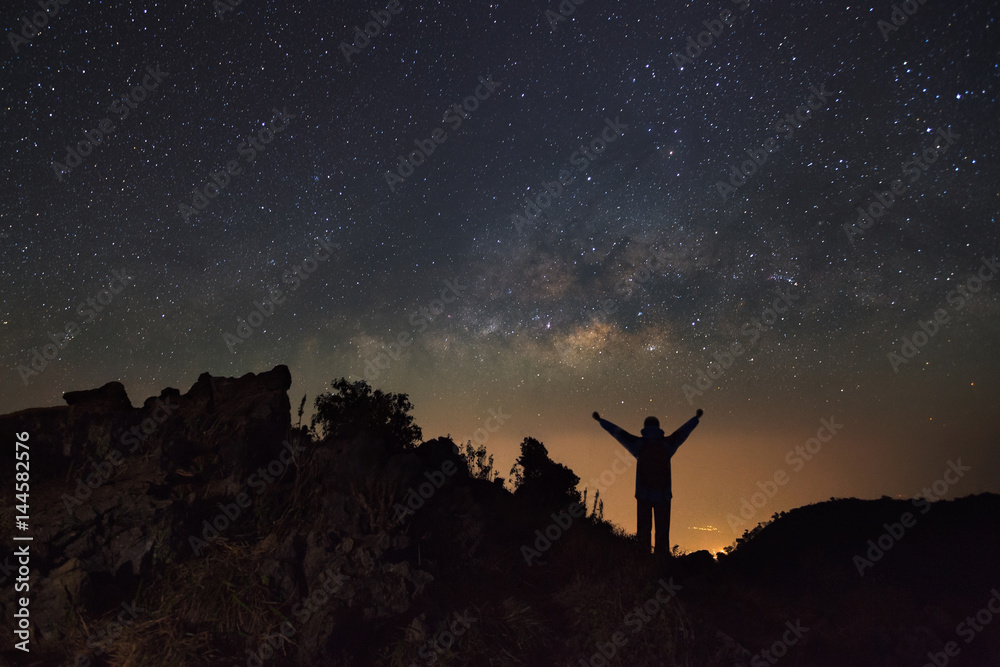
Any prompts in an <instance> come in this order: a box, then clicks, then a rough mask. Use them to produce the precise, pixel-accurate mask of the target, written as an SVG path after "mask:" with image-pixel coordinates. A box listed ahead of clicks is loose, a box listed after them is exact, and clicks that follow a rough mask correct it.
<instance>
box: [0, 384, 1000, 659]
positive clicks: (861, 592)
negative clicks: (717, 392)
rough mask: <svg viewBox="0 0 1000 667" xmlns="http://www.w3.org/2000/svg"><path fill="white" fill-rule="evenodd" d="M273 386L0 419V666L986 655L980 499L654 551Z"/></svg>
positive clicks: (812, 518) (83, 395)
mask: <svg viewBox="0 0 1000 667" xmlns="http://www.w3.org/2000/svg"><path fill="white" fill-rule="evenodd" d="M290 385H291V377H290V375H289V372H288V369H287V368H286V367H284V366H278V367H276V368H275V369H273V370H271V371H269V372H266V373H261V374H258V375H253V374H249V375H247V376H245V377H242V378H238V379H236V378H216V377H211V376H209V375H207V374H204V375H202V376H201V377H200V378H198V381H197V382H196V383H195V384H194V385H193V386H192V387H191V388H190V390H189V391H187V393H184V394H181V393H180V392H179V391H178V390H175V389H165V390H164V391H163V392H162V393H161V395H160V396H158V397H151V398H149V399H147V400H146V401H145V402H144V404H143V406H142V407H140V408H134V407H132V404H131V402H130V401H129V398H128V396H127V395H126V393H125V389H124V387H122V386H121V385H120V384H117V383H110V384H108V385H105V386H104V387H102V388H100V389H95V390H92V391H87V392H73V393H69V394H66V396H65V398H66V402H67V405H65V406H60V407H49V408H37V409H31V410H24V411H21V412H18V413H15V414H10V415H5V416H2V417H0V433H3V437H4V438H5V440H6V441H7V443H8V445H7V446H8V447H9V450H10V451H13V450H14V442H13V441H14V438H15V434H17V433H25V432H26V433H27V434H28V444H29V448H30V450H29V451H30V453H31V455H30V498H29V501H30V517H31V521H30V527H29V530H28V531H27V532H26V533H25V532H23V531H19V530H18V529H17V527H16V525H15V516H16V515H17V514H20V513H21V512H20V510H17V509H16V506H17V505H18V504H19V503H20V500H19V499H17V498H16V496H15V493H14V490H15V478H14V470H13V468H12V466H8V465H6V464H5V465H4V466H3V468H2V470H0V477H2V479H0V483H2V487H0V488H2V499H3V505H2V510H3V512H2V516H0V528H2V532H3V534H4V535H5V536H10V535H13V534H30V535H32V536H33V537H34V540H33V541H32V542H31V543H30V565H29V566H28V567H29V569H30V576H29V583H30V594H29V595H30V603H29V605H28V608H29V611H30V621H29V622H30V626H31V640H32V641H31V645H30V648H31V652H30V653H24V652H22V651H19V650H17V649H16V648H14V647H13V646H14V644H15V643H16V642H18V641H20V640H19V639H18V638H17V636H16V635H15V634H14V630H15V629H16V625H15V621H16V620H17V619H16V618H15V614H16V613H18V610H19V609H20V604H19V598H20V597H22V596H24V595H25V593H23V592H16V591H15V583H16V579H17V577H18V572H17V568H18V556H17V555H16V554H15V549H19V548H21V546H20V545H23V543H14V542H12V541H11V540H10V539H4V541H3V544H2V545H0V586H2V587H0V606H2V607H3V614H2V619H3V620H2V621H0V623H2V625H3V637H4V640H3V644H2V645H0V650H2V652H0V662H2V663H3V664H12V665H14V664H17V665H22V664H23V665H81V666H82V665H143V666H147V665H148V666H159V665H227V666H232V665H251V666H253V665H260V664H277V665H367V664H372V665H400V666H403V665H411V664H416V665H429V664H443V665H594V666H599V665H605V664H622V665H668V666H669V665H753V666H754V667H756V666H758V665H772V664H781V665H789V666H791V665H816V666H819V665H831V666H832V665H837V666H840V665H885V666H890V665H914V666H916V667H919V666H921V665H925V664H931V665H938V666H939V667H940V666H941V665H945V664H952V665H959V666H961V665H1000V592H998V590H1000V496H997V495H993V494H984V495H980V496H970V497H966V498H961V499H957V500H953V501H945V502H937V503H926V502H924V501H910V500H892V499H889V498H883V499H881V500H857V499H839V500H833V499H831V500H830V501H828V502H824V503H819V504H817V505H812V506H808V507H801V508H798V509H796V510H793V511H791V512H788V513H785V514H783V515H781V516H778V517H775V519H774V520H773V521H772V522H771V523H769V524H768V525H765V526H763V527H759V528H758V529H756V530H755V531H753V532H752V533H750V534H747V535H744V538H743V539H742V540H740V542H739V543H738V544H737V546H736V548H735V549H734V550H732V551H731V553H729V554H723V555H720V557H719V559H718V560H716V559H714V558H712V556H710V555H709V554H708V553H707V552H698V553H694V554H688V555H684V556H681V557H680V558H676V559H673V560H671V561H664V560H662V559H659V560H658V559H653V558H651V557H649V556H647V555H644V554H642V553H640V551H639V550H638V549H637V548H636V545H635V544H634V542H633V541H632V540H630V539H629V538H628V537H627V536H625V535H623V534H621V533H620V532H619V531H617V530H615V529H613V528H612V527H611V526H609V525H608V524H607V523H605V522H603V521H602V520H601V519H600V516H599V513H598V515H595V514H594V512H593V511H592V510H591V508H589V507H588V508H586V511H583V510H582V508H581V507H580V506H575V505H573V500H574V496H573V494H568V495H567V494H566V493H563V492H554V493H550V491H551V489H546V488H544V484H543V483H541V482H538V480H535V482H538V483H525V484H522V485H520V486H519V488H518V491H517V492H516V493H511V492H510V491H509V490H508V489H507V488H505V487H504V486H503V484H502V483H500V482H498V481H496V480H493V478H492V476H491V475H489V474H484V471H483V466H482V461H478V462H477V461H474V460H472V461H471V463H472V465H470V460H468V459H467V458H466V457H464V456H462V455H460V454H459V453H458V451H459V450H458V449H457V448H456V447H455V446H454V444H453V443H452V442H451V441H450V440H447V439H444V438H438V439H436V440H431V441H427V442H423V443H421V444H420V445H419V446H417V447H415V448H412V447H411V448H400V447H397V446H394V445H393V443H391V442H386V441H385V439H381V438H374V437H372V436H371V435H368V434H364V433H362V434H361V435H358V436H357V437H353V438H349V439H348V438H333V437H331V438H325V439H320V438H318V437H315V435H314V434H313V433H311V432H310V431H309V430H307V429H304V428H300V427H295V426H293V424H292V422H291V407H290V403H289V398H288V395H287V391H288V388H289V387H290ZM469 459H472V457H469ZM536 531H540V532H536ZM546 533H547V534H548V536H549V537H547V538H544V539H543V538H542V537H540V535H545V534H546ZM550 538H551V539H550ZM15 544H17V545H18V546H15ZM528 560H530V561H531V563H530V565H529V564H528V562H527V561H528Z"/></svg>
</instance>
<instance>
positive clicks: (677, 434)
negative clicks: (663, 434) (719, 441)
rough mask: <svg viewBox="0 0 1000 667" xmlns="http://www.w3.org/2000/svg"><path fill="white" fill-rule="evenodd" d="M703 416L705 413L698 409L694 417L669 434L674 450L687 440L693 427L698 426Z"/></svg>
mask: <svg viewBox="0 0 1000 667" xmlns="http://www.w3.org/2000/svg"><path fill="white" fill-rule="evenodd" d="M703 414H705V411H704V410H702V409H701V408H698V412H696V413H695V416H694V417H692V418H691V419H689V420H687V422H685V423H684V424H683V425H682V426H681V427H680V428H679V429H677V430H676V431H674V432H673V433H671V434H670V440H671V441H673V443H674V449H675V450H676V449H677V448H678V447H680V446H681V444H683V442H684V441H685V440H687V437H688V436H689V435H691V431H693V430H694V427H695V426H697V425H698V423H699V420H700V419H701V416H702V415H703Z"/></svg>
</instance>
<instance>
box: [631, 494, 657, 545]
mask: <svg viewBox="0 0 1000 667" xmlns="http://www.w3.org/2000/svg"><path fill="white" fill-rule="evenodd" d="M635 501H636V506H637V510H636V517H635V536H636V538H637V539H638V540H639V544H640V545H645V547H646V553H649V552H650V549H651V547H652V546H653V503H651V502H649V501H648V500H642V499H641V498H636V499H635Z"/></svg>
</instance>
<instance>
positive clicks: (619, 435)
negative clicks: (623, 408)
mask: <svg viewBox="0 0 1000 667" xmlns="http://www.w3.org/2000/svg"><path fill="white" fill-rule="evenodd" d="M593 417H594V419H596V420H597V422H598V423H599V424H600V425H601V428H603V429H604V430H605V431H607V432H608V433H610V434H611V436H612V437H613V438H614V439H615V440H617V441H618V442H620V443H621V444H622V446H623V447H624V448H625V449H627V450H628V451H629V454H631V455H632V456H635V457H638V456H639V444H640V442H641V441H642V438H640V437H638V436H635V435H632V434H631V433H629V432H628V431H626V430H625V429H623V428H621V427H620V426H616V425H615V424H612V423H611V422H609V421H608V420H607V419H601V415H599V414H597V412H596V411H595V412H594V414H593Z"/></svg>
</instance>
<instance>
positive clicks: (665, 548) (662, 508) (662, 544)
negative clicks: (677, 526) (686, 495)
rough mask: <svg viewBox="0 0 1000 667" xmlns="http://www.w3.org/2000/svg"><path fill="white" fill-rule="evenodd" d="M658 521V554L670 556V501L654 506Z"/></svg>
mask: <svg viewBox="0 0 1000 667" xmlns="http://www.w3.org/2000/svg"><path fill="white" fill-rule="evenodd" d="M653 512H654V514H655V520H656V553H657V554H658V555H660V556H668V555H670V499H667V500H665V501H663V502H659V503H656V504H655V505H654V506H653Z"/></svg>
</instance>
